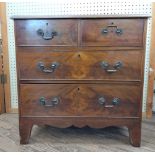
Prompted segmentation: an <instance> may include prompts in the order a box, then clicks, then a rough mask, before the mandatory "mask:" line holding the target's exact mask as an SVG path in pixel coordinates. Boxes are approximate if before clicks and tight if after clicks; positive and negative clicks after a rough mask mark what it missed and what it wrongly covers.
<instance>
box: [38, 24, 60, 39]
mask: <svg viewBox="0 0 155 155" xmlns="http://www.w3.org/2000/svg"><path fill="white" fill-rule="evenodd" d="M37 34H38V35H39V36H41V37H42V38H43V39H44V40H52V39H53V38H54V37H55V36H57V35H58V33H57V32H56V31H52V30H49V28H48V23H46V28H45V30H43V29H38V30H37Z"/></svg>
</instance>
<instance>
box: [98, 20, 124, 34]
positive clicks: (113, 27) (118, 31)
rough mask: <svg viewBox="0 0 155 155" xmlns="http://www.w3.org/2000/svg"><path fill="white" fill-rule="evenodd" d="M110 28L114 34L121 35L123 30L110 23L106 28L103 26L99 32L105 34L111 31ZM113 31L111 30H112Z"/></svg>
mask: <svg viewBox="0 0 155 155" xmlns="http://www.w3.org/2000/svg"><path fill="white" fill-rule="evenodd" d="M110 28H112V29H114V30H115V34H117V35H122V34H123V30H122V29H120V28H118V27H117V26H116V25H113V23H112V24H111V25H108V26H107V27H106V28H103V29H102V31H101V33H102V34H103V35H107V34H109V32H111V31H110V30H109V29H110ZM112 32H113V31H112Z"/></svg>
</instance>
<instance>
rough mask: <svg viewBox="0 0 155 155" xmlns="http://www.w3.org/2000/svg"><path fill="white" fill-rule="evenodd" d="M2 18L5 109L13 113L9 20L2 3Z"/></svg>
mask: <svg viewBox="0 0 155 155" xmlns="http://www.w3.org/2000/svg"><path fill="white" fill-rule="evenodd" d="M0 18H1V28H2V39H3V42H2V51H3V65H4V74H5V75H6V78H7V79H6V81H7V83H5V85H4V91H5V108H6V112H11V92H10V70H9V63H8V62H9V53H8V35H7V34H8V33H7V20H6V3H4V2H1V3H0Z"/></svg>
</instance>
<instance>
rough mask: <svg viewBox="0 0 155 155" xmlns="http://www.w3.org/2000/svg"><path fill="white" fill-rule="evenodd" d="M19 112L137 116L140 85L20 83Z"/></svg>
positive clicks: (39, 114)
mask: <svg viewBox="0 0 155 155" xmlns="http://www.w3.org/2000/svg"><path fill="white" fill-rule="evenodd" d="M20 94H21V95H20V113H21V115H22V116H94V117H96V116H103V117H136V116H139V114H140V111H141V100H140V87H139V86H137V85H127V84H124V85H123V84H22V85H20Z"/></svg>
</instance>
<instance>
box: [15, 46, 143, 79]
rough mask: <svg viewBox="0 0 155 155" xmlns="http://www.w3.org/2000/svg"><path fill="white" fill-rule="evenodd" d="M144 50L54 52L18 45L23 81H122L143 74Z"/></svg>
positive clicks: (20, 75)
mask: <svg viewBox="0 0 155 155" xmlns="http://www.w3.org/2000/svg"><path fill="white" fill-rule="evenodd" d="M142 55H143V54H142V51H127V50H124V51H91V52H90V51H89V52H82V51H79V52H78V51H75V52H74V51H73V52H67V51H64V52H62V51H61V52H53V51H52V50H50V48H28V47H27V48H18V55H17V57H18V67H19V79H20V80H120V81H128V80H129V81H132V80H133V81H136V80H137V81H138V80H141V76H142V66H141V65H142V64H141V61H142Z"/></svg>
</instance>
